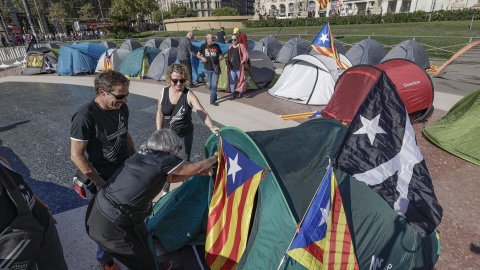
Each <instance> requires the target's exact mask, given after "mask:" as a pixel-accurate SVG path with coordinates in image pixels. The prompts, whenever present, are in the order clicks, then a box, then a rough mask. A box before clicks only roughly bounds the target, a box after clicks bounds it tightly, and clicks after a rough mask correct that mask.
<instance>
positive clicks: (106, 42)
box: [100, 40, 117, 49]
mask: <svg viewBox="0 0 480 270" xmlns="http://www.w3.org/2000/svg"><path fill="white" fill-rule="evenodd" d="M100 45H102V46H104V47H105V48H109V49H116V48H117V44H115V43H114V42H111V41H109V40H104V41H102V42H100Z"/></svg>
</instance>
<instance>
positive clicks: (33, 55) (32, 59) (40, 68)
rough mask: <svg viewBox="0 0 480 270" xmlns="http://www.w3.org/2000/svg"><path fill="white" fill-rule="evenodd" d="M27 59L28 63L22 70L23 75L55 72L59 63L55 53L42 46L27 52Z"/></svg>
mask: <svg viewBox="0 0 480 270" xmlns="http://www.w3.org/2000/svg"><path fill="white" fill-rule="evenodd" d="M26 60H27V63H26V66H25V68H24V69H23V71H22V75H33V74H40V73H53V72H55V68H56V67H57V63H58V59H57V57H56V56H55V54H54V53H52V52H51V51H50V49H48V48H46V47H40V48H37V49H36V50H31V51H29V52H27V55H26Z"/></svg>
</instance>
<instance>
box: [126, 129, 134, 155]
mask: <svg viewBox="0 0 480 270" xmlns="http://www.w3.org/2000/svg"><path fill="white" fill-rule="evenodd" d="M127 143H128V154H129V156H133V154H135V152H136V151H135V145H134V144H133V139H132V136H130V132H127Z"/></svg>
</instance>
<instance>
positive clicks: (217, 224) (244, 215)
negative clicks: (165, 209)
mask: <svg viewBox="0 0 480 270" xmlns="http://www.w3.org/2000/svg"><path fill="white" fill-rule="evenodd" d="M218 153H219V155H218V159H219V165H218V171H217V178H216V180H215V188H214V190H213V195H212V201H211V203H210V207H209V209H208V223H207V239H206V241H205V261H206V262H207V264H208V265H209V266H210V268H211V269H212V270H216V269H234V268H235V266H236V265H237V263H238V261H239V260H240V258H241V257H242V255H243V252H244V251H245V247H246V244H247V237H248V230H249V226H250V220H251V216H252V208H253V202H254V199H255V193H256V192H257V188H258V185H259V184H260V180H261V177H262V171H263V169H262V168H261V167H260V166H258V165H257V164H255V163H254V162H253V161H251V160H250V159H248V158H247V157H245V156H244V155H243V154H242V153H240V152H239V151H238V150H237V149H235V147H233V146H232V145H230V144H229V143H228V142H227V141H226V140H224V139H223V138H222V137H220V143H219V148H218Z"/></svg>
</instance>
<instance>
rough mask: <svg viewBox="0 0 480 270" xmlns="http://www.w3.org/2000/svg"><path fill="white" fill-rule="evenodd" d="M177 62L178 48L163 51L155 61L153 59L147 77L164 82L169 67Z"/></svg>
mask: <svg viewBox="0 0 480 270" xmlns="http://www.w3.org/2000/svg"><path fill="white" fill-rule="evenodd" d="M176 60H177V48H175V47H173V48H168V49H166V50H163V51H162V52H161V53H159V54H158V55H157V57H155V59H153V62H152V64H151V65H150V68H149V69H148V73H147V76H148V77H150V78H152V79H155V80H157V81H164V80H165V73H166V72H167V67H168V66H170V65H171V64H173V63H175V61H176Z"/></svg>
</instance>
